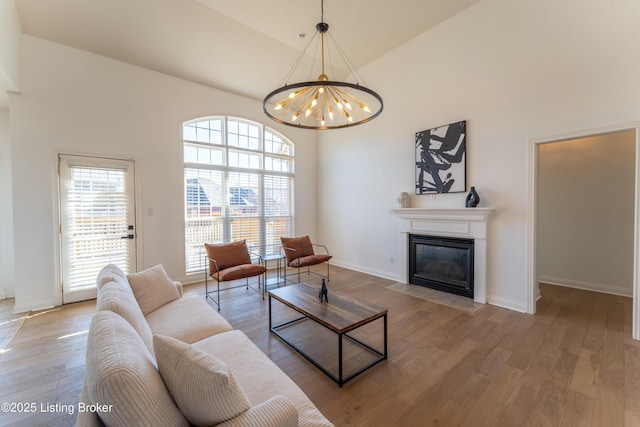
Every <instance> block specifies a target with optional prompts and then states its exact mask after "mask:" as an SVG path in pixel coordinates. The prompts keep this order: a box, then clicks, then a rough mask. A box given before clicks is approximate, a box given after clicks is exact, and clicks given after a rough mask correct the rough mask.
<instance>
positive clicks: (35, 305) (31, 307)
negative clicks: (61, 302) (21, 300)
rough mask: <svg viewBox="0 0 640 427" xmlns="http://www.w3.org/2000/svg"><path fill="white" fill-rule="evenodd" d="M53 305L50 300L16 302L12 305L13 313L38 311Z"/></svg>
mask: <svg viewBox="0 0 640 427" xmlns="http://www.w3.org/2000/svg"><path fill="white" fill-rule="evenodd" d="M54 307H55V305H52V304H51V301H35V302H32V303H29V304H20V305H18V304H16V305H14V306H13V314H18V313H25V312H27V311H40V310H48V309H50V308H54Z"/></svg>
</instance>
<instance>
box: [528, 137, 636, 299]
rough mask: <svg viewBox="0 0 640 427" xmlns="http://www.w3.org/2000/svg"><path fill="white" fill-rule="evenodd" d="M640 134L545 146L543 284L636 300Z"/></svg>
mask: <svg viewBox="0 0 640 427" xmlns="http://www.w3.org/2000/svg"><path fill="white" fill-rule="evenodd" d="M635 145H636V135H635V131H626V132H616V133H611V134H606V135H600V136H594V137H589V138H580V139H574V140H568V141H562V142H555V143H551V144H541V145H540V146H539V155H538V187H537V188H538V228H537V230H538V237H537V242H538V257H537V262H538V278H539V280H540V281H541V282H547V283H554V284H559V285H564V286H571V287H578V288H582V289H588V290H595V291H599V292H607V293H612V294H618V295H625V296H628V297H631V296H632V295H633V229H634V198H635Z"/></svg>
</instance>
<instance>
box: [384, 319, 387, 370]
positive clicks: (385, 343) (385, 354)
mask: <svg viewBox="0 0 640 427" xmlns="http://www.w3.org/2000/svg"><path fill="white" fill-rule="evenodd" d="M386 358H387V315H386V314H385V315H384V359H386Z"/></svg>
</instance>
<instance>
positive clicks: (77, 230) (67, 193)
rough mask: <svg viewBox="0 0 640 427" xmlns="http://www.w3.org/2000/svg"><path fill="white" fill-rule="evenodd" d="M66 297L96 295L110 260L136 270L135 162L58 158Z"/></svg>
mask: <svg viewBox="0 0 640 427" xmlns="http://www.w3.org/2000/svg"><path fill="white" fill-rule="evenodd" d="M59 162H60V163H59V173H60V181H59V182H60V242H61V245H60V246H61V254H60V259H61V261H62V301H63V303H65V304H67V303H71V302H76V301H83V300H87V299H93V298H95V297H96V278H97V276H98V273H99V272H100V270H101V269H102V267H104V266H105V265H107V264H115V265H117V266H118V267H120V268H121V269H122V270H123V271H124V272H125V273H128V272H133V271H136V224H135V198H134V188H135V185H134V176H135V174H134V162H133V161H128V160H113V159H103V158H92V157H79V156H67V155H60V156H59Z"/></svg>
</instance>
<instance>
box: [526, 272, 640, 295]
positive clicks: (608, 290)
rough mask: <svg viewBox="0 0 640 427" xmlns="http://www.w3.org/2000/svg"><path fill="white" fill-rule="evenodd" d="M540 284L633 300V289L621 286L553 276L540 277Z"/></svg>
mask: <svg viewBox="0 0 640 427" xmlns="http://www.w3.org/2000/svg"><path fill="white" fill-rule="evenodd" d="M538 282H539V283H548V284H550V285H557V286H564V287H566V288H575V289H582V290H585V291H594V292H602V293H605V294H613V295H620V296H623V297H629V298H633V289H626V288H622V287H619V286H610V285H603V284H601V283H591V282H583V281H581V280H571V279H564V278H560V277H552V276H538Z"/></svg>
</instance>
